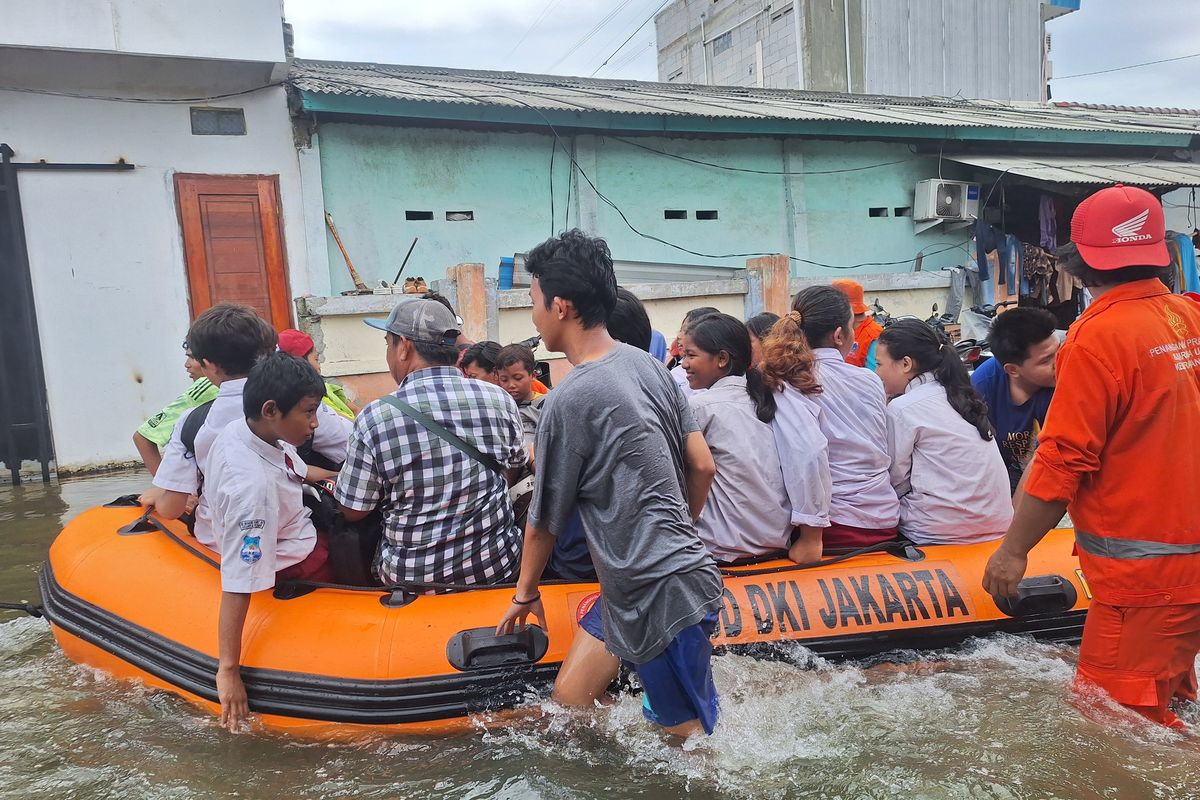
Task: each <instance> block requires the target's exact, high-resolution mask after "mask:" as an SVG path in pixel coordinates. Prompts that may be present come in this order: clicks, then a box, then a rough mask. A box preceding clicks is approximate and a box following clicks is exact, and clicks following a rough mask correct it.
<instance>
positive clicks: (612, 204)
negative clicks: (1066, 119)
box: [402, 78, 999, 270]
mask: <svg viewBox="0 0 1200 800" xmlns="http://www.w3.org/2000/svg"><path fill="white" fill-rule="evenodd" d="M402 80H406V81H409V82H411V83H414V84H417V85H418V86H425V87H426V88H435V87H434V86H433V85H432V84H425V83H423V82H422V81H418V80H416V79H414V78H403V79H402ZM448 91H451V92H453V93H455V94H457V95H459V96H460V97H462V98H464V99H468V100H474V99H476V98H474V97H472V96H471V95H470V94H469V93H467V92H459V91H457V90H453V89H449V90H448ZM516 102H518V103H520V104H521V105H523V106H525V107H526V108H528V109H529V110H530V111H533V112H534V113H535V114H537V115H538V116H539V117H541V118H542V122H544V123H545V124H546V127H547V128H548V129H549V130H550V133H551V134H553V136H554V140H555V143H556V144H557V145H558V146H559V147H561V148H562V150H563V153H564V154H565V155H566V156H567V158H568V159H570V162H571V166H572V168H573V169H574V170H575V171H577V172H578V173H579V175H580V177H582V178H583V180H584V181H585V182H586V183H587V185H588V186H589V187H591V189H592V191H593V192H594V193H595V195H596V197H597V198H599V199H600V201H601V202H603V203H604V204H605V205H607V206H608V207H609V208H611V209H612V210H613V211H615V212H616V213H617V216H618V217H620V218H621V221H622V222H624V223H625V226H626V227H627V228H629V230H631V231H633V233H635V234H637V235H638V236H640V237H641V238H643V239H647V240H649V241H653V242H658V243H659V244H662V245H664V246H666V247H670V248H672V249H675V250H679V251H680V252H683V253H688V254H689V255H694V256H698V257H700V258H712V259H730V258H756V257H759V256H772V255H777V253H767V252H758V253H719V254H718V253H703V252H700V251H699V250H692V249H691V248H688V247H684V246H683V245H679V244H675V243H674V242H671V241H668V240H666V239H663V238H661V237H659V236H655V235H654V234H650V233H646V232H644V231H641V230H638V228H637V226H635V225H634V224H633V223H632V222H630V221H629V217H627V216H626V215H625V212H624V211H623V210H622V209H621V207H620V206H618V205H617V204H616V203H615V202H613V201H612V200H611V199H609V197H608V196H607V195H605V194H604V193H603V192H601V191H600V188H599V187H598V186H596V184H595V183H594V182H593V181H592V179H591V177H589V176H588V174H587V172H585V171H584V169H583V167H581V166H580V165H579V162H578V161H576V160H575V156H574V154H572V153H571V151H570V150H569V149H568V148H567V146H566V144H565V143H564V142H563V140H562V137H561V136H560V135H559V133H558V129H557V128H555V127H554V124H553V123H551V122H550V120H549V119H548V118H547V117H546V115H545V114H543V113H542V112H541V110H540V109H538V108H537V107H535V106H533V105H530V104H528V103H525V102H524V101H523V100H517V101H516ZM997 181H999V179H997ZM993 188H995V185H994V184H993ZM965 248H966V242H959V243H953V244H948V245H946V246H945V247H942V248H939V249H937V250H933V251H932V252H928V253H927V252H925V250H924V249H922V250H918V251H917V253H916V254H915V255H914V256H913V258H904V259H899V260H895V261H864V262H862V263H860V264H826V263H824V262H821V261H813V260H811V259H807V258H801V257H799V256H791V255H789V256H788V259H789V260H791V261H795V262H797V263H800V264H808V265H810V266H814V267H821V268H823V269H834V270H850V269H858V268H860V267H890V266H898V265H901V264H909V263H912V262H913V261H914V260H915V259H916V257H917V256H921V257H922V258H924V257H927V256H933V255H938V254H939V253H945V252H948V251H950V250H957V249H965Z"/></svg>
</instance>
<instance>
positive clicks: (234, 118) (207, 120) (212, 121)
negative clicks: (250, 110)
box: [192, 108, 246, 136]
mask: <svg viewBox="0 0 1200 800" xmlns="http://www.w3.org/2000/svg"><path fill="white" fill-rule="evenodd" d="M192 135H193V136H245V135H246V113H245V112H244V111H242V109H240V108H192Z"/></svg>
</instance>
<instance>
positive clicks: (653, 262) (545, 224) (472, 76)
mask: <svg viewBox="0 0 1200 800" xmlns="http://www.w3.org/2000/svg"><path fill="white" fill-rule="evenodd" d="M290 82H291V85H292V87H293V89H294V90H295V92H296V102H295V103H294V107H296V108H298V109H299V111H298V112H297V113H298V120H297V122H298V125H297V127H298V128H300V129H303V130H304V131H306V132H307V139H306V141H305V142H304V146H305V147H306V148H307V149H308V152H311V153H313V154H315V155H316V158H315V160H316V161H317V162H318V163H319V166H320V175H319V183H320V186H321V187H322V189H323V198H322V201H323V202H321V203H319V204H318V203H316V202H315V201H316V200H317V198H318V197H319V196H318V195H317V194H316V193H313V192H306V194H305V200H306V201H308V202H310V205H309V207H308V209H307V210H306V217H307V218H308V220H309V224H308V234H309V236H310V238H313V237H314V236H322V237H326V239H325V242H324V243H325V246H326V248H327V249H326V253H325V258H326V261H327V263H328V265H329V281H330V285H331V286H332V287H333V289H334V295H333V296H332V297H330V298H309V299H308V300H306V302H305V313H304V316H305V317H306V323H308V324H313V323H318V322H319V323H320V328H321V330H322V331H323V332H324V333H325V334H328V336H327V338H325V339H324V340H323V345H324V347H325V350H324V358H325V361H324V369H325V372H326V374H327V375H335V376H339V377H343V378H349V379H350V381H349V382H350V383H352V384H353V383H354V382H355V381H354V376H356V375H359V374H361V373H363V372H364V371H366V370H368V369H370V365H372V364H374V365H375V366H374V370H375V371H376V372H377V371H379V370H381V369H382V362H381V355H380V351H379V348H380V342H379V340H378V337H377V336H376V335H375V334H374V333H372V332H371V330H370V329H368V328H366V327H365V326H364V325H362V324H361V321H360V320H361V317H362V316H364V315H374V316H378V315H379V314H381V313H382V312H384V311H386V309H387V308H389V307H390V304H391V303H392V302H393V300H394V298H391V297H388V296H379V295H374V296H372V295H365V296H361V297H356V296H349V297H341V296H338V293H340V292H341V291H343V290H348V289H351V288H352V284H351V282H350V278H349V275H348V273H347V270H346V268H345V265H344V262H343V259H342V256H341V253H340V251H339V248H338V246H337V245H336V243H335V242H334V241H333V240H332V238H330V237H327V236H326V234H325V233H324V231H323V229H322V228H321V226H320V220H321V219H322V215H323V213H324V211H326V210H328V211H329V212H330V213H331V214H332V216H333V218H334V219H335V220H336V221H337V225H338V228H339V231H340V233H341V238H342V241H343V243H344V244H345V246H346V247H347V250H348V251H349V253H350V255H351V256H352V258H353V260H354V264H355V266H356V267H357V269H358V271H359V272H360V273H361V274H362V277H363V279H364V280H365V281H366V283H368V284H371V285H377V283H378V281H380V280H383V281H392V280H394V278H395V276H396V272H397V269H398V267H399V265H400V263H401V261H402V260H403V259H404V257H405V254H406V253H407V252H408V251H409V248H410V247H412V245H413V242H414V240H415V241H416V245H415V247H413V249H412V255H411V257H410V259H409V262H408V265H407V267H406V269H405V273H404V274H405V275H406V276H418V275H419V276H423V277H425V278H426V279H427V280H428V281H430V282H432V281H434V280H438V279H442V278H445V277H448V276H451V277H453V278H454V280H455V282H457V283H459V284H460V285H461V283H462V281H461V278H462V275H463V272H464V270H465V269H466V267H464V266H460V265H472V266H471V268H472V269H473V270H474V272H475V273H476V274H479V273H486V276H487V278H486V281H487V283H486V288H483V286H482V285H476V284H473V285H476V288H473V289H471V290H470V295H471V301H470V302H467V300H466V298H463V297H460V298H459V303H458V305H459V309H460V312H461V313H462V316H463V317H464V318H465V319H467V320H468V327H472V325H473V323H474V328H473V330H472V335H473V336H488V337H490V338H498V339H500V340H502V341H513V340H517V339H521V338H524V337H526V336H529V335H531V334H532V333H533V330H532V327H531V325H530V323H529V319H528V315H527V313H524V312H523V311H522V313H513V312H514V310H516V309H522V308H523V306H522V304H523V303H524V304H526V305H527V304H528V294H527V292H525V291H523V290H521V289H514V290H512V291H508V292H506V291H500V290H499V289H498V286H497V284H496V276H497V275H498V273H499V262H500V259H501V258H503V257H512V256H514V255H518V256H519V254H521V253H523V252H525V251H527V250H528V249H529V248H531V247H532V246H533V245H535V244H536V243H538V242H540V241H542V240H544V239H545V238H547V237H548V236H551V235H552V234H554V233H557V232H559V231H562V230H565V229H568V228H572V227H580V228H582V229H584V230H586V231H588V232H590V233H593V234H598V235H601V236H603V237H604V238H605V239H606V240H607V241H608V242H609V245H610V247H611V249H612V252H613V254H614V258H616V259H618V260H619V262H620V263H618V265H617V266H618V279H619V280H620V281H622V282H623V283H634V284H636V283H644V282H645V280H646V279H647V278H648V277H651V278H656V279H658V288H656V289H654V290H653V291H652V292H650V293H649V294H646V295H644V296H645V297H647V298H648V299H652V300H653V301H654V303H655V304H666V303H670V304H671V305H670V308H669V310H664V311H662V316H661V317H656V318H655V324H656V325H659V326H660V328H661V329H662V330H664V331H667V332H670V331H671V330H672V329H673V328H674V326H677V325H678V324H679V321H680V317H681V316H682V310H686V309H682V306H683V305H686V304H687V303H689V302H690V303H692V305H717V306H718V307H721V308H733V307H738V306H743V307H744V308H745V309H751V308H752V307H753V304H752V299H753V298H754V297H756V296H757V295H758V293H757V292H756V290H755V288H754V285H753V284H754V281H753V280H752V279H751V278H748V277H746V275H747V274H748V273H749V270H747V269H746V267H747V262H748V261H753V260H754V259H755V258H756V257H758V256H762V255H765V254H775V253H779V254H784V258H783V261H784V263H785V264H786V263H788V262H790V278H791V285H790V287H789V288H790V289H792V290H795V289H796V288H798V287H799V286H800V285H803V284H804V282H813V281H815V282H825V281H828V280H830V279H832V278H834V277H843V276H852V277H856V278H857V279H859V280H861V281H862V282H863V283H864V285H866V287H867V291H868V297H869V298H871V299H874V298H876V297H882V298H883V302H884V303H885V305H886V306H887V307H888V309H889V310H890V311H892V312H894V313H910V314H920V316H922V317H924V316H927V315H928V314H929V309H930V305H931V303H932V302H938V303H939V305H940V306H941V307H942V308H943V309H944V308H945V303H946V294H947V287H948V286H949V284H950V273H949V272H946V271H943V268H950V267H956V266H962V265H965V264H967V263H968V261H969V260H970V258H971V255H970V253H971V252H972V251H971V250H970V249H969V248H968V242H969V239H970V235H971V231H970V228H971V225H972V222H973V219H974V217H975V216H982V217H985V218H987V219H989V220H991V221H995V222H997V223H1001V224H1003V225H1004V226H1005V228H1006V230H1007V231H1009V232H1012V233H1013V234H1014V235H1017V236H1019V237H1021V238H1022V241H1030V242H1036V241H1038V238H1037V237H1038V234H1037V229H1038V208H1039V201H1040V198H1041V196H1042V195H1044V194H1048V195H1052V196H1053V197H1055V198H1057V199H1058V205H1057V206H1056V208H1059V207H1060V208H1061V216H1062V218H1061V221H1060V228H1059V229H1060V231H1065V230H1068V229H1069V224H1068V223H1069V214H1070V212H1071V210H1072V209H1073V208H1074V204H1075V203H1077V202H1078V200H1079V199H1081V198H1082V197H1083V196H1085V195H1086V194H1088V193H1090V192H1091V191H1094V190H1095V189H1096V188H1097V187H1098V186H1100V185H1104V184H1106V183H1113V182H1117V181H1122V182H1125V183H1129V184H1134V185H1142V186H1146V187H1147V188H1150V189H1151V190H1153V191H1155V192H1156V193H1158V194H1161V193H1163V192H1164V191H1166V190H1167V189H1169V188H1171V187H1174V186H1190V185H1193V184H1200V138H1198V137H1200V114H1197V113H1195V112H1153V111H1149V110H1136V109H1114V108H1082V107H1077V106H1072V105H1069V104H1054V105H1046V104H1043V103H1040V102H1026V103H1006V104H1000V103H992V104H986V105H984V104H979V103H972V102H968V101H964V100H951V99H940V100H939V99H930V100H913V99H910V98H885V97H875V96H863V95H848V94H836V93H831V94H813V93H811V92H799V91H793V90H772V89H757V88H741V87H718V86H710V87H703V86H690V85H674V84H664V83H645V82H636V81H616V80H596V79H587V78H567V77H561V76H546V75H527V74H519V73H510V72H487V71H476V70H456V69H447V68H439V67H411V66H396V65H385V64H361V63H343V62H320V61H307V60H302V59H297V60H296V61H295V62H294V63H293V70H292V77H291V81H290ZM306 175H310V176H311V173H306ZM312 179H313V180H314V182H315V181H316V180H318V179H317V178H316V177H313V178H312ZM957 181H962V182H964V184H963V186H962V188H964V189H965V190H966V196H967V198H968V199H969V197H970V195H971V193H973V194H974V202H975V205H974V206H972V207H971V208H966V207H962V208H959V209H958V210H956V211H952V212H950V213H949V214H948V215H947V218H942V219H932V218H927V217H928V212H926V214H925V217H926V218H923V216H922V212H921V211H920V206H921V197H922V196H924V197H928V196H929V194H930V192H929V191H928V190H929V188H930V186H931V185H932V186H937V185H938V184H948V185H951V186H958V184H957V183H955V182H957ZM930 182H932V184H931V183H930ZM316 252H317V247H316V243H315V242H314V245H313V247H312V248H311V255H312V257H313V258H314V259H315V257H316ZM785 273H786V268H785ZM664 278H665V279H670V282H668V283H665V284H664V282H663V279H664ZM480 280H483V278H481V279H480ZM694 281H706V282H710V283H716V284H721V285H720V286H717V287H715V288H713V289H712V290H711V291H710V295H711V296H715V297H717V298H718V299H717V300H715V301H713V302H701V301H700V300H702V299H703V297H699V296H697V295H696V294H695V293H688V292H686V291H684V290H683V289H682V288H681V287H680V286H679V284H681V283H685V282H694ZM685 297H686V298H688V299H686V300H685V299H683V298H685ZM764 305H765V301H764ZM663 307H664V308H665V306H663ZM485 308H492V309H498V310H499V312H500V313H499V319H496V320H488V321H487V324H486V325H485V324H484V320H481V319H478V313H477V310H478V309H485ZM651 313H652V315H654V314H656V313H658V311H657V308H655V309H652V310H651ZM522 326H523V327H522ZM335 328H336V331H335V330H334V329H335ZM335 339H336V341H335ZM375 390H376V391H378V390H379V387H378V386H376V387H375Z"/></svg>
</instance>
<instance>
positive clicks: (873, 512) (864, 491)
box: [809, 347, 900, 529]
mask: <svg viewBox="0 0 1200 800" xmlns="http://www.w3.org/2000/svg"><path fill="white" fill-rule="evenodd" d="M813 352H814V353H815V354H816V357H817V382H818V383H820V384H821V389H822V391H821V392H820V393H819V394H814V395H809V397H810V398H811V399H812V401H813V402H814V403H816V404H817V405H819V406H820V407H821V411H822V412H823V413H822V414H821V431H822V433H824V434H825V438H826V439H828V440H829V474H830V476H831V477H832V478H833V497H832V498H831V499H830V501H829V519H830V520H832V521H833V522H836V523H839V524H841V525H850V526H853V527H855V528H871V529H879V528H892V527H895V526H896V523H897V521H899V519H900V501H899V500H897V499H896V492H895V490H894V489H892V482H891V477H890V475H889V474H888V470H889V468H890V467H891V464H892V459H891V458H890V457H889V456H888V452H887V398H886V397H885V396H884V392H883V381H881V380H880V379H879V376H878V375H876V374H875V373H874V372H871V371H870V370H866V369H863V368H862V367H856V366H854V365H853V364H847V363H846V360H845V359H844V358H842V354H841V353H840V352H838V351H837V350H835V349H834V348H832V347H819V348H817V349H816V350H814V351H813Z"/></svg>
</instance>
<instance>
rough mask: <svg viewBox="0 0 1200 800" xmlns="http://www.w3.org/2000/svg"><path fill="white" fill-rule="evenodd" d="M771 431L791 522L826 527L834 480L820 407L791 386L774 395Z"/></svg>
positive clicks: (785, 386) (827, 525)
mask: <svg viewBox="0 0 1200 800" xmlns="http://www.w3.org/2000/svg"><path fill="white" fill-rule="evenodd" d="M775 407H776V411H775V419H774V420H773V421H772V422H771V433H772V434H773V435H774V438H775V451H776V453H777V454H778V455H779V466H780V468H781V469H782V470H783V486H784V490H785V491H786V492H787V496H788V502H789V504H790V505H791V508H792V519H791V523H792V525H808V526H809V527H812V528H828V527H829V503H830V498H831V497H832V494H833V481H832V478H831V476H830V473H829V442H828V441H827V440H826V438H825V434H824V433H822V432H821V414H822V412H821V407H820V406H818V405H817V404H816V403H815V402H813V400H812V399H811V398H810V397H808V396H806V395H803V394H801V393H800V392H799V391H797V390H796V389H793V388H792V387H791V386H787V385H784V387H783V391H782V392H780V393H778V394H776V395H775Z"/></svg>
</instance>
